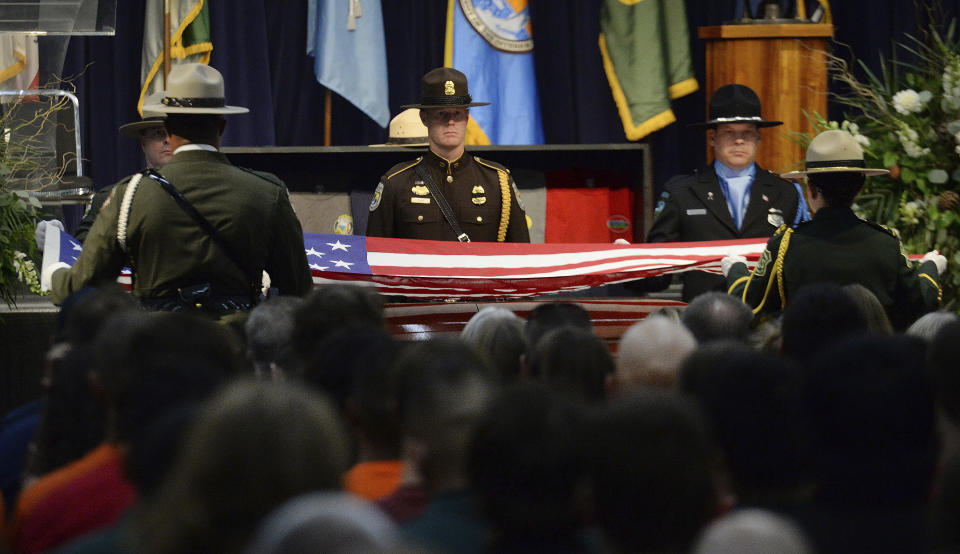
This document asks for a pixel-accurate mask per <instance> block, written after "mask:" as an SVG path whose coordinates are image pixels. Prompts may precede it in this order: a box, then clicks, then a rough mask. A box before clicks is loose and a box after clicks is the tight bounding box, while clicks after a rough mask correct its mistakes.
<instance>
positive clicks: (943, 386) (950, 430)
mask: <svg viewBox="0 0 960 554" xmlns="http://www.w3.org/2000/svg"><path fill="white" fill-rule="evenodd" d="M928 315H929V314H928ZM920 319H923V318H922V317H921V318H920ZM918 321H919V320H918ZM927 360H928V362H929V364H930V370H931V373H932V374H933V382H934V390H935V391H936V395H937V421H938V423H939V428H940V442H941V447H942V450H943V455H942V456H941V459H943V460H947V459H950V458H953V457H957V456H960V367H958V366H957V360H960V322H958V321H953V322H950V323H947V324H946V325H943V326H942V327H941V328H940V330H939V331H937V334H936V335H934V337H933V339H932V340H931V341H930V345H929V348H928V357H927ZM958 492H960V491H958Z"/></svg>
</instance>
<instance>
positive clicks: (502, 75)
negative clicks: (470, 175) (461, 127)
mask: <svg viewBox="0 0 960 554" xmlns="http://www.w3.org/2000/svg"><path fill="white" fill-rule="evenodd" d="M448 2H449V3H448V7H447V33H446V41H445V46H444V56H443V63H444V65H445V66H447V67H453V68H455V69H458V70H460V71H462V72H463V73H464V74H465V75H466V76H467V81H468V82H469V87H470V95H471V96H472V97H473V99H474V100H475V101H478V102H490V103H491V105H490V106H488V107H483V108H478V109H476V110H472V111H471V112H470V121H469V122H468V123H467V144H543V124H542V123H541V120H540V99H539V97H538V96H537V81H536V76H535V75H534V71H533V34H532V31H531V26H530V7H529V6H528V0H448Z"/></svg>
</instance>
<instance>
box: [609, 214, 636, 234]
mask: <svg viewBox="0 0 960 554" xmlns="http://www.w3.org/2000/svg"><path fill="white" fill-rule="evenodd" d="M607 229H610V231H611V232H613V233H626V232H627V231H629V230H630V220H629V219H627V218H626V216H622V215H611V216H610V219H608V220H607Z"/></svg>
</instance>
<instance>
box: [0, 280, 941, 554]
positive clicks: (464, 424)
mask: <svg viewBox="0 0 960 554" xmlns="http://www.w3.org/2000/svg"><path fill="white" fill-rule="evenodd" d="M869 294H870V293H869V291H867V290H866V289H863V288H862V287H860V288H859V289H858V288H855V287H840V286H835V285H826V284H820V285H814V286H809V287H807V288H805V289H803V290H801V291H799V292H798V293H797V295H796V297H795V298H794V299H793V302H791V304H790V305H789V307H788V308H787V310H786V311H785V312H784V314H783V315H782V317H781V318H778V319H767V320H764V321H759V322H757V321H753V317H752V312H751V311H750V310H749V309H748V308H746V307H745V306H744V305H743V304H742V303H740V301H739V300H738V299H736V298H735V297H732V296H727V295H724V294H719V293H718V294H713V293H709V294H705V295H703V296H701V297H698V298H697V299H695V300H694V301H693V302H692V303H691V304H690V305H689V306H687V307H686V308H684V309H683V310H682V311H680V312H679V313H678V312H676V311H671V312H664V313H653V314H651V315H649V316H647V317H646V318H645V319H643V320H641V321H639V322H638V323H636V324H634V325H633V326H632V327H631V328H630V329H628V330H627V331H626V332H625V333H624V334H623V336H622V338H621V339H620V341H619V343H618V344H617V347H616V349H615V351H614V353H611V350H610V348H609V347H608V346H607V344H606V343H605V342H604V341H603V340H601V339H600V338H598V337H597V336H596V334H595V333H594V331H593V328H592V325H591V320H590V317H589V314H588V313H587V312H585V311H584V310H583V308H581V307H580V306H579V305H578V304H576V303H572V302H547V303H543V304H540V305H539V306H538V307H537V308H535V309H534V310H533V311H532V312H531V313H530V314H529V316H528V317H527V318H526V320H524V319H522V318H520V317H518V316H517V315H515V314H514V313H513V312H511V311H510V310H509V309H506V308H505V307H495V308H486V309H484V310H481V311H479V312H478V313H477V314H476V315H475V316H474V318H473V319H471V321H470V322H469V323H468V324H467V325H466V327H465V328H464V329H463V332H462V334H461V335H460V336H457V335H455V334H447V335H443V336H440V337H438V338H434V339H430V340H425V341H414V342H404V341H400V340H397V339H396V338H394V337H393V336H392V335H391V334H390V332H389V331H388V329H387V326H386V323H385V319H384V302H383V299H382V298H381V297H380V296H379V295H378V294H377V293H376V292H375V291H373V290H372V289H370V288H367V287H358V286H351V285H330V286H325V287H320V288H317V289H314V290H313V291H312V292H310V293H309V294H308V295H307V296H306V297H304V298H287V297H279V298H272V299H268V300H266V301H264V302H263V303H261V304H260V305H258V306H257V307H256V308H255V309H254V310H253V311H252V313H251V314H250V315H249V318H248V319H247V321H246V324H245V326H243V327H226V326H223V325H220V324H218V323H216V322H214V321H212V320H209V319H206V318H203V317H200V316H193V315H190V314H186V313H160V312H146V311H143V310H141V309H140V308H139V307H138V306H137V305H136V303H134V302H132V300H131V298H130V296H129V295H128V294H127V293H125V292H123V291H122V290H121V289H119V288H117V287H112V286H107V287H103V288H96V289H84V290H83V291H81V292H79V293H77V294H75V295H74V297H72V298H71V299H70V301H68V302H67V303H66V304H65V305H64V308H63V310H62V312H61V314H60V325H59V326H58V330H57V334H56V336H54V337H52V340H51V344H52V346H51V348H50V351H49V354H48V361H47V367H46V368H44V370H43V371H42V372H39V373H42V374H43V380H44V381H43V384H44V388H43V390H44V393H43V396H42V397H41V398H40V399H39V400H38V401H36V402H35V403H32V404H31V405H29V406H25V407H21V408H17V409H15V410H12V411H11V412H10V413H8V414H6V417H4V419H3V423H2V427H0V485H2V489H0V491H2V503H0V508H2V511H0V515H2V517H3V519H2V523H3V527H2V532H3V533H2V538H3V541H2V546H0V552H12V553H30V552H47V551H55V552H73V553H79V552H145V553H179V552H218V553H230V552H236V553H246V552H250V553H253V552H257V553H260V552H268V553H291V554H292V553H307V552H333V553H337V552H344V553H346V552H436V553H445V552H456V553H460V552H466V553H470V552H477V553H481V552H498V553H520V552H544V553H545V552H551V553H553V552H560V553H627V552H678V553H679V552H697V553H732V552H791V553H807V552H825V553H830V552H950V551H958V550H960V525H958V522H960V519H958V518H960V367H958V365H957V360H958V359H960V319H958V317H957V316H956V315H954V314H951V313H946V312H938V313H934V314H928V315H927V316H924V317H923V318H921V319H919V320H917V321H916V322H915V323H914V324H913V325H912V326H911V327H910V328H909V330H907V331H906V332H905V333H896V332H894V331H892V327H891V326H890V322H889V321H887V320H886V318H885V314H884V312H883V310H877V309H875V308H876V305H875V302H876V299H871V298H870V297H869V296H868V295H869ZM504 306H508V305H504Z"/></svg>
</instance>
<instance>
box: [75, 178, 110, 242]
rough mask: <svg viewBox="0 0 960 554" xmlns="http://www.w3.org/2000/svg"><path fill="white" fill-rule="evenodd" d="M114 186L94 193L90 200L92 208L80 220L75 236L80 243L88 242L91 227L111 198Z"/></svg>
mask: <svg viewBox="0 0 960 554" xmlns="http://www.w3.org/2000/svg"><path fill="white" fill-rule="evenodd" d="M113 188H114V187H113V186H110V187H107V188H105V189H101V190H98V191H97V192H96V193H94V195H93V198H92V199H90V208H89V209H88V210H87V213H85V214H83V219H81V220H80V223H79V224H78V225H77V232H75V233H74V234H73V236H74V238H76V239H77V240H78V241H80V242H84V241H85V240H87V234H88V233H89V232H90V227H93V222H94V221H95V220H96V219H97V214H98V213H100V210H101V209H103V203H104V202H106V201H107V198H108V197H109V196H110V192H111V191H112V190H113Z"/></svg>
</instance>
